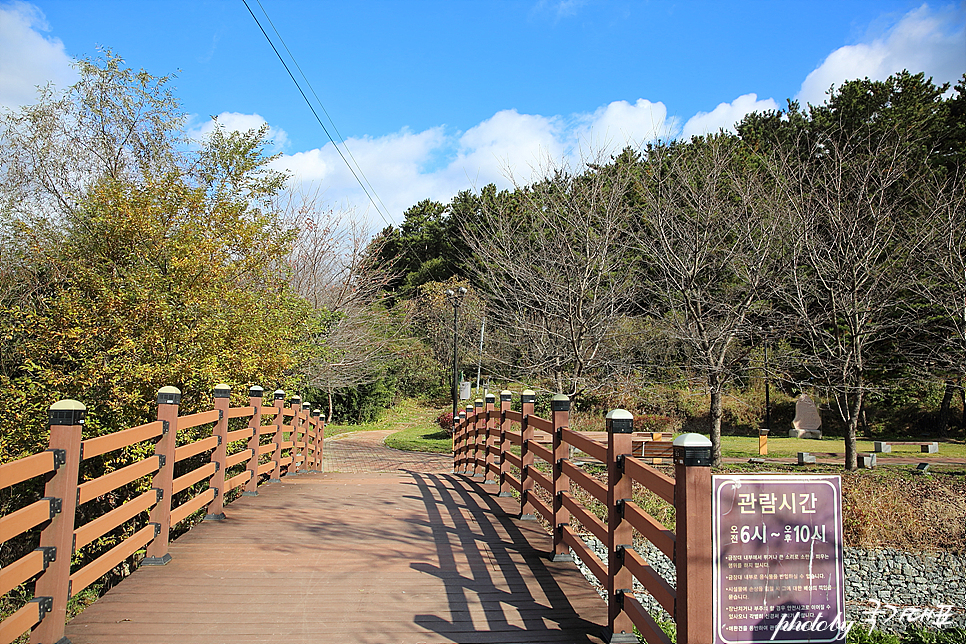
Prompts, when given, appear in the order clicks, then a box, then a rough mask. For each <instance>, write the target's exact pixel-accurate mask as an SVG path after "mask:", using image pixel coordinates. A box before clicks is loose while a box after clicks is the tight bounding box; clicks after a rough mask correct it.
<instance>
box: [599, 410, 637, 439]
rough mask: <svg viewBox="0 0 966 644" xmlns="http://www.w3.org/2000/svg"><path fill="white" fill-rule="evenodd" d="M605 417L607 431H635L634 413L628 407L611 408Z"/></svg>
mask: <svg viewBox="0 0 966 644" xmlns="http://www.w3.org/2000/svg"><path fill="white" fill-rule="evenodd" d="M604 419H605V422H606V424H607V431H608V432H610V433H612V434H630V433H633V431H634V414H632V413H631V412H629V411H627V410H626V409H611V410H610V411H609V412H607V416H605V417H604Z"/></svg>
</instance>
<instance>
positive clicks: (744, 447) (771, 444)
mask: <svg viewBox="0 0 966 644" xmlns="http://www.w3.org/2000/svg"><path fill="white" fill-rule="evenodd" d="M924 442H925V441H924ZM856 447H857V448H858V450H859V451H860V452H869V453H871V452H872V451H873V448H874V447H875V445H873V442H872V441H863V440H860V441H857V442H856ZM798 452H811V453H812V454H844V453H845V440H844V439H842V438H841V437H838V436H830V437H823V438H821V439H811V438H809V439H803V438H788V437H780V436H769V437H768V456H769V457H773V458H795V456H796V455H797V454H798ZM920 454H921V453H920V451H919V446H918V445H894V446H893V447H892V452H890V453H879V454H876V456H877V457H878V459H879V461H880V462H882V461H888V460H889V459H890V458H894V457H897V456H900V457H901V456H905V457H909V456H920ZM721 456H722V457H725V458H753V457H757V456H758V437H757V436H722V437H721ZM921 456H922V459H923V460H924V461H927V460H929V458H930V457H932V456H948V457H951V458H961V459H964V460H966V443H963V442H962V441H948V440H947V441H939V454H936V455H934V454H921Z"/></svg>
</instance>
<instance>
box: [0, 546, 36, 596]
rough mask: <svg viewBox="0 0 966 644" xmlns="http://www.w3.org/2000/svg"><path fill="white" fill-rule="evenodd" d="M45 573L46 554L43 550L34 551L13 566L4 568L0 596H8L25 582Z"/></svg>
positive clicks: (0, 576) (0, 575)
mask: <svg viewBox="0 0 966 644" xmlns="http://www.w3.org/2000/svg"><path fill="white" fill-rule="evenodd" d="M43 571H44V553H43V551H42V550H39V549H38V550H33V551H31V552H29V553H27V554H25V555H24V556H23V557H21V558H20V559H17V560H16V561H14V562H13V563H12V564H9V565H7V566H4V567H3V570H2V571H0V595H6V594H7V593H8V592H10V591H11V590H13V589H14V588H16V587H17V586H19V585H20V584H22V583H23V582H25V581H27V580H28V579H31V578H32V577H33V576H34V575H36V574H37V573H39V572H43Z"/></svg>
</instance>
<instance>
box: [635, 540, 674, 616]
mask: <svg viewBox="0 0 966 644" xmlns="http://www.w3.org/2000/svg"><path fill="white" fill-rule="evenodd" d="M624 565H625V566H627V569H628V570H630V571H631V574H632V575H634V576H635V577H637V580H638V581H639V582H641V585H642V586H644V589H645V590H646V591H647V592H649V593H650V594H651V596H652V597H654V599H656V600H657V602H658V603H659V604H660V605H661V606H663V607H664V610H666V611H667V612H668V613H669V614H671V615H673V614H674V600H675V597H676V596H677V593H675V591H674V588H672V587H671V585H670V584H669V583H667V581H666V580H665V579H664V577H662V576H661V575H660V574H658V573H657V571H655V570H654V568H652V567H651V566H650V564H648V563H647V562H646V561H644V558H643V557H642V556H641V554H640V553H639V552H637V551H636V550H634V549H633V548H624Z"/></svg>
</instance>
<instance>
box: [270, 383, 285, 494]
mask: <svg viewBox="0 0 966 644" xmlns="http://www.w3.org/2000/svg"><path fill="white" fill-rule="evenodd" d="M274 396H275V402H274V406H275V423H274V425H275V437H274V438H273V439H272V442H274V443H275V451H273V452H272V461H273V462H274V463H275V468H274V469H273V470H272V474H271V476H270V477H269V479H268V480H269V483H278V482H279V481H281V480H282V439H283V435H282V426H283V425H284V424H285V416H284V415H283V414H282V410H283V409H285V392H284V391H282V390H281V389H276V390H275V393H274Z"/></svg>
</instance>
